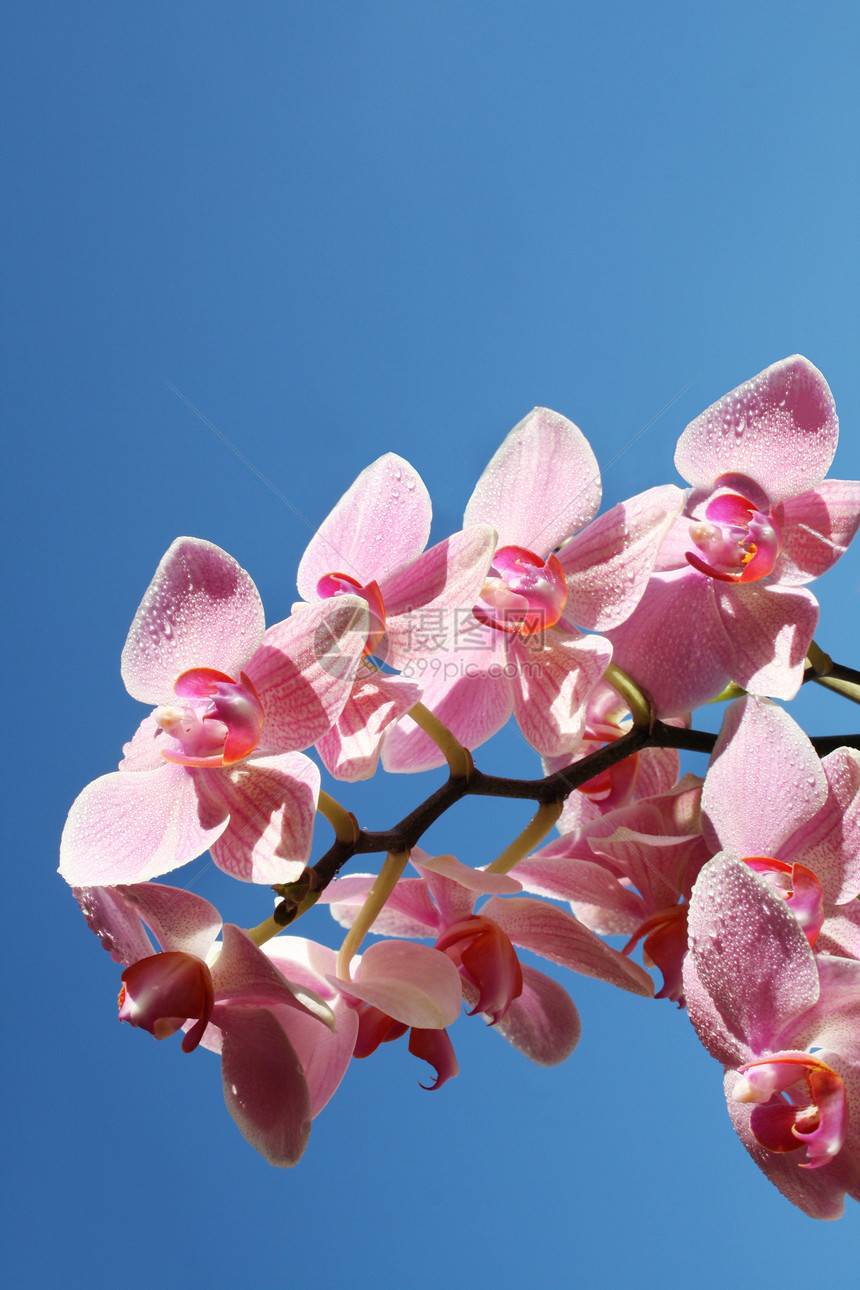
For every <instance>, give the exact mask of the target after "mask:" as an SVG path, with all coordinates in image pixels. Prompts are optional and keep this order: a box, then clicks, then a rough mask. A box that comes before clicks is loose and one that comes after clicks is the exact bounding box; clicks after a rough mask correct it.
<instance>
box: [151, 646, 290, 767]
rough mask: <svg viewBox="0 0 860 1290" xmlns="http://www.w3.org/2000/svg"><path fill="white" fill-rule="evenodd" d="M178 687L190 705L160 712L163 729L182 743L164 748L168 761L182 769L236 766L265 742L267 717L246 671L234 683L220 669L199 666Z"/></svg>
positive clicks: (157, 716) (178, 692)
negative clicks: (262, 737) (261, 739)
mask: <svg viewBox="0 0 860 1290" xmlns="http://www.w3.org/2000/svg"><path fill="white" fill-rule="evenodd" d="M173 689H174V693H175V694H176V695H177V696H178V697H179V698H182V699H188V700H190V702H188V703H185V704H183V705H182V706H176V707H173V706H163V707H159V708H156V709H155V712H154V714H153V715H154V716H155V719H156V721H157V722H158V725H159V726H160V728H161V729H162V730H163V731H164V733H165V734H167V735H170V736H171V737H172V738H173V739H175V740H176V741H177V743H178V744H179V747H178V748H177V747H173V748H162V749H161V755H162V757H163V758H164V760H165V761H169V762H175V763H176V764H177V765H180V766H195V767H216V766H232V765H234V764H235V763H236V762H239V761H242V760H243V759H244V758H245V757H247V756H248V755H249V753H252V752H253V751H254V749H255V748H256V747H257V745H258V744H259V742H260V736H261V734H262V730H263V721H264V717H265V714H264V712H263V705H262V703H261V702H260V696H259V694H258V693H257V690H256V687H255V685H254V683H253V681H252V680H251V678H250V677H249V676H247V675H246V673H245V672H240V673H239V680H238V681H234V680H233V678H232V677H230V676H227V675H226V673H224V672H218V671H216V669H215V668H210V667H195V668H191V669H189V671H187V672H183V673H182V675H181V676H180V677H178V678H177V680H176V683H175V685H174V687H173Z"/></svg>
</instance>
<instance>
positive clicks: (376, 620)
mask: <svg viewBox="0 0 860 1290" xmlns="http://www.w3.org/2000/svg"><path fill="white" fill-rule="evenodd" d="M317 595H318V596H321V597H322V598H323V599H324V600H328V599H330V598H331V597H332V596H361V597H362V598H363V599H364V600H366V601H367V606H368V609H369V610H370V631H369V632H368V633H367V641H366V643H365V646H364V652H363V657H364V658H367V656H368V655H369V654H374V653H375V652H376V650H377V649H378V648H379V644H380V641H381V640H382V638H383V636H384V635H385V602H384V600H383V599H382V592H381V591H380V590H379V585H378V583H376V582H366V583H365V584H364V585H363V586H362V584H361V583H360V582H357V581H356V579H355V578H351V577H350V576H349V574H348V573H326V574H324V575H323V577H322V578H320V580H319V582H318V583H317Z"/></svg>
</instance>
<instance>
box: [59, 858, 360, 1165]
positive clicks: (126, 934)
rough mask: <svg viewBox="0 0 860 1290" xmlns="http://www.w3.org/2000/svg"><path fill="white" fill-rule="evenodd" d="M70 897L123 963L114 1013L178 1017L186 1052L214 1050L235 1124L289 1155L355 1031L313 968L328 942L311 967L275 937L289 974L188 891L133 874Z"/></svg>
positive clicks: (156, 1026)
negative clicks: (130, 881)
mask: <svg viewBox="0 0 860 1290" xmlns="http://www.w3.org/2000/svg"><path fill="white" fill-rule="evenodd" d="M75 896H76V897H77V900H78V903H79V904H80V906H81V910H82V911H83V913H84V916H85V918H86V919H87V922H88V923H89V925H90V927H91V928H92V930H93V931H94V932H96V934H97V935H98V936H99V937H100V939H101V941H102V944H103V945H104V946H105V948H106V949H108V950H109V952H110V953H111V956H112V957H113V958H114V960H115V961H117V962H120V963H123V964H125V965H126V966H125V971H124V972H123V974H122V982H123V984H122V990H121V992H120V999H119V1017H120V1020H121V1021H128V1022H130V1023H131V1025H133V1026H139V1027H141V1028H143V1029H145V1030H148V1031H149V1032H150V1034H153V1035H154V1036H155V1038H156V1039H165V1038H167V1037H168V1036H169V1035H172V1034H174V1033H175V1032H176V1031H178V1030H180V1029H181V1028H183V1027H185V1028H186V1034H185V1036H184V1038H183V1041H182V1048H183V1051H185V1052H192V1051H193V1050H194V1049H195V1048H196V1047H197V1046H198V1044H201V1043H202V1045H203V1047H206V1048H211V1049H213V1050H215V1051H216V1052H219V1053H220V1054H221V1073H222V1079H223V1084H224V1100H225V1102H226V1104H227V1109H228V1111H229V1112H230V1114H231V1115H232V1117H233V1119H234V1120H235V1121H236V1124H237V1125H238V1127H239V1130H240V1131H241V1133H242V1134H243V1136H244V1137H245V1138H246V1139H247V1140H248V1142H250V1143H251V1145H252V1146H253V1147H254V1148H255V1149H256V1150H257V1151H259V1152H260V1154H261V1155H262V1156H264V1158H265V1159H266V1160H267V1161H268V1162H269V1163H270V1164H273V1165H279V1166H282V1167H285V1168H286V1167H289V1166H291V1165H294V1164H295V1163H296V1162H297V1161H298V1160H299V1158H300V1157H301V1155H302V1153H303V1151H304V1149H305V1146H306V1145H307V1141H308V1136H309V1134H310V1129H311V1119H312V1118H313V1117H314V1116H315V1115H316V1114H317V1113H318V1111H319V1110H321V1109H322V1106H324V1105H325V1102H326V1101H327V1100H328V1098H329V1097H330V1096H331V1094H332V1093H333V1092H334V1089H335V1088H336V1087H337V1085H338V1083H339V1082H340V1079H341V1078H342V1076H343V1073H344V1071H345V1070H346V1067H347V1064H348V1062H349V1058H350V1055H351V1052H352V1045H353V1042H354V1037H355V1028H356V1027H355V1021H354V1018H353V1017H352V1014H351V1011H350V1009H348V1008H346V1007H345V1005H343V1004H342V1003H340V1001H339V1000H338V999H337V996H336V995H335V993H334V992H333V991H332V990H331V989H330V987H329V986H328V984H327V982H326V980H325V977H324V975H323V974H322V972H321V971H320V970H319V968H320V967H326V966H328V963H327V960H326V958H325V955H326V951H325V950H324V949H323V947H322V946H320V947H317V948H316V951H315V953H316V960H317V964H318V967H317V968H316V969H314V968H313V967H312V966H311V964H312V961H313V952H311V953H309V952H308V949H307V948H306V949H305V951H304V953H302V952H301V951H300V952H298V953H296V951H295V949H293V950H292V954H291V953H290V951H287V952H286V953H285V952H284V950H283V948H282V947H279V949H280V953H281V957H280V959H279V960H278V959H276V960H275V961H276V962H280V963H282V964H283V965H284V967H285V969H287V970H289V971H290V974H291V978H293V979H288V978H287V977H286V975H284V973H283V972H282V971H281V970H279V968H278V967H277V966H275V962H273V958H274V956H272V957H269V956H267V955H266V954H265V953H264V952H263V951H262V950H260V949H259V948H258V947H257V946H256V945H255V944H254V942H253V941H251V940H250V939H249V938H248V936H247V935H246V934H245V933H244V932H243V931H241V930H240V929H239V928H238V927H234V926H233V925H232V924H230V923H227V924H225V925H224V926H223V929H222V927H221V919H220V917H219V915H218V911H217V910H216V909H215V908H214V907H213V906H212V905H210V904H209V902H208V901H206V900H203V899H202V898H201V897H199V896H195V895H193V894H192V893H191V892H188V891H182V890H180V889H178V888H175V887H166V886H162V885H161V884H158V883H139V884H134V885H130V886H117V887H106V888H100V887H90V888H85V889H78V890H76V891H75ZM144 923H145V924H146V925H147V926H148V927H149V928H150V930H151V931H152V932H153V934H154V935H155V937H156V938H157V940H158V942H159V943H160V945H161V947H162V949H161V952H160V953H157V952H156V951H155V948H154V947H153V945H152V942H151V941H150V939H149V937H148V936H147V934H146V931H145V930H144ZM219 931H221V932H222V940H221V942H220V943H217V942H216V937H217V935H218V932H219ZM305 945H306V946H307V943H305ZM328 953H329V954H331V951H328ZM325 994H328V995H329V997H330V999H331V1006H330V1005H329V1002H328V1000H325V999H324V997H321V995H323V996H324V995H325ZM189 1023H193V1024H190V1025H189Z"/></svg>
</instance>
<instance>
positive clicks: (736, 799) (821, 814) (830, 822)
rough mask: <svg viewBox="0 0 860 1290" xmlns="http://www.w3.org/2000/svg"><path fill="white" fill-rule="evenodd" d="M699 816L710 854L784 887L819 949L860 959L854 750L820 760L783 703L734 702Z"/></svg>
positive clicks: (858, 784) (859, 774)
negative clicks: (736, 859) (726, 855)
mask: <svg viewBox="0 0 860 1290" xmlns="http://www.w3.org/2000/svg"><path fill="white" fill-rule="evenodd" d="M775 749H778V750H779V753H778V757H777V756H775V755H774V750H775ZM752 803H754V804H755V807H754V809H751V804H752ZM702 813H703V827H704V833H705V837H706V838H707V839H708V841H709V843H710V845H711V848H712V850H714V851H718V850H726V851H730V852H732V854H734V855H737V856H740V857H741V858H743V859H744V861H745V863H746V864H748V865H750V867H751V868H753V869H755V870H756V872H757V873H759V874H761V875H762V876H763V877H765V878H766V879H767V880H768V881H769V882H770V883H771V885H772V886H773V888H774V890H776V891H777V892H781V894H782V895H783V898H784V899H785V900H786V901H787V903H788V906H789V908H790V909H791V910H792V912H793V913H794V915H795V917H797V918H798V920H799V921H800V923H801V925H802V926H803V928H804V930H805V933H806V936H807V938H808V939H809V942H810V944H811V945H813V946H814V947H815V949H816V950H817V951H819V952H820V951H827V952H829V953H832V954H839V955H841V954H846V955H849V956H850V957H860V904H858V901H857V899H856V897H857V896H858V895H860V753H858V752H857V751H856V749H852V748H837V749H836V750H835V751H834V752H832V753H828V755H827V756H826V757H824V758H822V759H820V760H819V757H818V754H817V753H816V751H815V749H814V748H813V746H812V744H811V743H810V741H809V739H808V737H807V736H806V735H805V734H804V732H803V731H802V730H801V728H800V726H799V725H797V723H796V722H795V721H793V720H792V718H791V717H790V716H789V715H788V713H787V712H785V711H784V710H783V709H782V708H780V707H778V706H777V705H776V704H775V703H772V702H770V700H768V699H757V698H753V697H752V696H750V697H747V698H743V699H738V700H737V701H736V702H735V703H733V704H731V706H730V707H729V708H728V710H727V712H726V715H725V718H724V720H723V724H722V728H721V730H720V735H719V739H718V740H717V744H716V746H715V748H714V751H713V754H712V756H711V764H710V768H709V770H708V774H707V776H706V778H705V786H704V789H703V791H702Z"/></svg>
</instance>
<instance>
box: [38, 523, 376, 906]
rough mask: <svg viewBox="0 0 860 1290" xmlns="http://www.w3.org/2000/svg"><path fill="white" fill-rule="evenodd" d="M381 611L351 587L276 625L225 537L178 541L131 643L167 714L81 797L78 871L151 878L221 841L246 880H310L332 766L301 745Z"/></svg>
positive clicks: (141, 679) (73, 858) (73, 856)
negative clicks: (322, 789)
mask: <svg viewBox="0 0 860 1290" xmlns="http://www.w3.org/2000/svg"><path fill="white" fill-rule="evenodd" d="M368 621H369V615H368V611H367V606H366V604H365V602H364V601H363V600H362V599H360V598H359V597H356V596H347V597H344V598H343V599H342V600H339V601H338V602H336V603H334V604H322V605H317V606H313V607H311V606H309V607H307V608H306V609H303V610H302V611H301V612H299V613H296V614H293V616H292V617H291V618H289V619H287V620H286V621H284V622H282V623H278V624H277V625H276V626H274V627H272V628H270V629H269V630H268V631H266V629H265V620H264V617H263V606H262V602H261V600H260V596H259V593H258V591H257V588H256V587H255V586H254V583H253V582H252V581H251V579H250V577H249V576H248V574H247V573H246V572H245V570H244V569H242V568H240V566H239V565H238V564H237V563H236V561H235V560H234V559H233V558H232V557H231V556H229V555H227V553H226V552H225V551H222V550H221V549H220V547H217V546H214V545H213V544H212V543H211V542H204V541H201V540H200V539H197V538H177V540H176V541H175V542H174V543H173V545H172V546H171V547H170V550H169V551H168V552H167V554H166V555H165V556H164V559H163V560H162V561H161V563H160V564H159V566H158V569H157V570H156V573H155V577H154V578H153V580H152V582H151V584H150V586H149V589H148V590H147V593H146V595H145V596H144V598H143V601H142V602H141V605H140V608H139V609H138V611H137V614H136V615H135V619H134V622H133V623H132V625H131V630H130V631H129V634H128V639H127V640H126V643H125V648H124V649H123V653H122V676H123V680H124V681H125V684H126V688H127V689H128V691H129V693H130V694H131V695H132V697H133V698H135V699H139V700H140V701H141V702H143V703H148V704H150V705H152V706H154V708H155V711H154V712H153V713H152V714H151V716H149V717H147V718H146V719H145V720H144V721H143V722H142V724H141V725H140V727H139V729H138V731H137V733H136V734H135V736H134V738H133V739H132V740H131V742H130V743H128V744H126V746H125V749H124V752H125V758H124V760H123V761H122V762H121V763H120V768H119V770H118V771H115V772H114V773H112V774H110V775H104V776H102V777H101V779H97V780H95V781H94V782H93V783H92V784H90V785H89V786H88V787H87V788H85V789H84V791H83V792H82V793H81V794H80V796H79V797H78V798H77V800H76V802H75V803H74V805H73V806H72V809H71V811H70V812H69V817H68V820H67V822H66V827H65V830H64V832H63V838H62V842H61V845H60V873H61V874H62V875H63V877H64V878H65V879H66V881H67V882H69V883H70V884H72V885H73V886H90V885H100V886H101V885H111V884H114V883H123V882H140V881H143V880H144V879H147V878H152V877H156V876H158V875H160V874H163V873H167V872H168V871H169V870H171V869H175V868H177V867H178V866H179V865H183V864H185V863H186V862H187V861H189V860H193V859H194V858H195V856H198V855H200V854H201V853H202V852H204V851H206V850H207V849H209V850H210V851H211V853H212V858H213V859H214V861H215V863H216V864H217V865H218V866H219V868H221V869H223V870H225V872H227V873H230V874H232V875H233V876H234V877H236V878H241V879H243V880H245V881H249V882H260V883H276V882H291V881H293V880H294V879H295V878H297V877H298V876H299V875H300V874H301V872H302V870H303V869H304V866H305V863H306V861H307V859H308V856H309V855H310V847H311V835H312V831H313V821H314V813H315V810H316V800H317V794H318V792H319V771H318V770H317V768H316V766H315V765H314V764H313V762H311V761H310V759H309V758H307V757H304V756H302V755H301V753H299V752H298V751H297V750H298V749H301V748H307V747H308V746H309V745H310V744H313V743H314V742H315V741H316V740H318V739H320V738H321V737H322V736H323V735H324V734H325V733H326V731H327V730H329V729H330V728H331V726H332V724H333V723H334V721H336V720H337V717H338V715H339V714H340V712H341V710H342V708H343V705H344V703H345V702H346V700H347V698H348V696H349V692H350V689H351V687H352V683H353V680H354V678H355V673H356V669H357V667H358V664H359V660H360V657H361V652H362V649H363V646H364V640H365V637H366V635H367V630H368Z"/></svg>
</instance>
